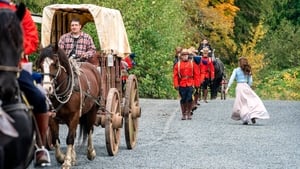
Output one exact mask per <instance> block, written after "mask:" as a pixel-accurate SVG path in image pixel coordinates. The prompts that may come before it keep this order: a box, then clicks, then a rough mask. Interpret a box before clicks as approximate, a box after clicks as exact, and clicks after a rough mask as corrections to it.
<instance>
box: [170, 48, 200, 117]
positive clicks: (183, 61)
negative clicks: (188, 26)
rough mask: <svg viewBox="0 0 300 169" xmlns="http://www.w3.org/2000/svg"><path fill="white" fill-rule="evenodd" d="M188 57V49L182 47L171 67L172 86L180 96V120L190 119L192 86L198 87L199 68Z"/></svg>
mask: <svg viewBox="0 0 300 169" xmlns="http://www.w3.org/2000/svg"><path fill="white" fill-rule="evenodd" d="M188 57H189V51H188V49H183V50H182V52H181V54H180V60H179V61H178V62H177V63H176V64H175V66H174V69H173V82H174V87H175V89H176V90H178V91H179V95H180V97H181V100H180V106H181V111H182V118H181V119H182V120H186V119H188V120H191V119H192V106H193V90H194V87H200V78H199V75H200V74H199V73H200V72H199V68H198V66H197V64H196V63H195V62H194V61H192V60H190V59H189V58H188Z"/></svg>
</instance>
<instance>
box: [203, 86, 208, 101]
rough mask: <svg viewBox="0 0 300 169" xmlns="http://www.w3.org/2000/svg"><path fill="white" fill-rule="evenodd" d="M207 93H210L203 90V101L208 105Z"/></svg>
mask: <svg viewBox="0 0 300 169" xmlns="http://www.w3.org/2000/svg"><path fill="white" fill-rule="evenodd" d="M207 93H208V90H207V89H204V90H203V99H204V102H205V103H207Z"/></svg>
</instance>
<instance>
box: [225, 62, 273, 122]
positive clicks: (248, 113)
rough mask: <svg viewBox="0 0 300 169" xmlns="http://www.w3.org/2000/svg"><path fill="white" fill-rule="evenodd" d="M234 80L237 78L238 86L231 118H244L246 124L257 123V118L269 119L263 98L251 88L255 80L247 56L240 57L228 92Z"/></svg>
mask: <svg viewBox="0 0 300 169" xmlns="http://www.w3.org/2000/svg"><path fill="white" fill-rule="evenodd" d="M234 80H236V82H237V86H236V90H235V91H236V97H235V101H234V105H233V111H232V115H231V118H232V119H233V120H242V122H243V124H244V125H247V124H248V123H249V122H250V121H251V122H252V123H253V124H255V123H256V119H269V118H270V116H269V113H268V112H267V110H266V108H265V106H264V104H263V102H262V100H261V99H260V98H259V97H258V96H257V94H256V93H255V92H254V91H253V90H252V89H251V85H252V82H253V80H252V73H251V66H250V65H249V63H248V60H247V58H246V57H241V58H239V67H237V68H235V69H234V70H233V72H232V74H231V76H230V79H229V82H228V86H227V88H226V90H225V93H226V94H227V93H228V90H229V88H230V86H231V85H232V83H233V81H234Z"/></svg>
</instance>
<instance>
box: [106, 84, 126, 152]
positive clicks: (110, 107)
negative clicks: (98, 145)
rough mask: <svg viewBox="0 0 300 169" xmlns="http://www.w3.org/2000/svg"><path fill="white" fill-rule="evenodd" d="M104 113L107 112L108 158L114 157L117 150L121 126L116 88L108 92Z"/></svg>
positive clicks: (119, 104) (119, 105) (118, 97)
mask: <svg viewBox="0 0 300 169" xmlns="http://www.w3.org/2000/svg"><path fill="white" fill-rule="evenodd" d="M106 111H108V113H106V122H105V140H106V149H107V152H108V154H109V155H110V156H114V155H115V154H116V153H117V152H118V150H119V143H120V136H121V132H120V128H121V127H122V124H123V123H122V122H123V121H122V120H123V117H122V115H121V102H120V96H119V92H118V90H117V89H116V88H111V89H110V90H109V92H108V95H107V102H106Z"/></svg>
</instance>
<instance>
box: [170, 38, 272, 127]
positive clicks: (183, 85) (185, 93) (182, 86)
mask: <svg viewBox="0 0 300 169" xmlns="http://www.w3.org/2000/svg"><path fill="white" fill-rule="evenodd" d="M212 52H213V48H212V47H211V45H210V44H209V42H208V40H207V39H204V40H203V41H201V43H200V44H199V47H198V50H195V48H194V47H190V48H182V47H176V48H175V59H174V66H173V84H174V88H175V89H176V90H178V93H179V96H180V107H181V120H191V119H192V115H193V111H194V110H196V109H197V106H198V105H200V104H199V103H198V100H199V98H201V96H203V100H204V102H205V103H207V95H208V86H210V84H211V82H212V81H213V80H214V78H215V69H214V64H215V63H214V60H213V58H212V57H213V53H212ZM234 80H236V81H237V87H236V98H235V102H234V105H233V111H232V116H231V118H232V119H233V120H242V122H243V124H248V123H249V122H250V121H251V122H252V123H253V124H254V123H256V119H268V118H269V114H268V112H267V110H266V108H265V106H264V104H263V103H262V101H261V100H260V98H259V97H258V96H257V95H256V94H255V92H254V91H253V90H252V89H251V85H252V72H251V66H250V64H249V63H248V60H247V58H245V57H241V58H240V59H239V67H238V68H236V69H234V71H233V72H232V75H231V77H230V80H229V83H228V86H227V88H226V90H225V93H226V94H227V93H228V90H229V88H230V86H231V85H232V83H233V81H234Z"/></svg>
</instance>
